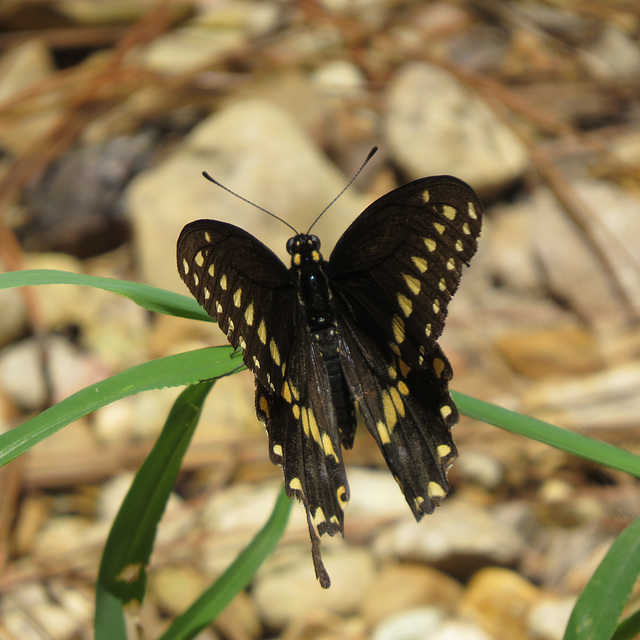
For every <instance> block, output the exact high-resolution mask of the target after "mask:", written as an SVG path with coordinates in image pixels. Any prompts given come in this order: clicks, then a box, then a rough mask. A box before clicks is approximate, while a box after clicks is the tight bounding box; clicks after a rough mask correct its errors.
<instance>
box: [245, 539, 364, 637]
mask: <svg viewBox="0 0 640 640" xmlns="http://www.w3.org/2000/svg"><path fill="white" fill-rule="evenodd" d="M331 542H332V541H327V540H326V537H325V538H323V543H322V558H323V560H324V562H325V564H326V567H327V570H328V571H329V575H330V576H331V588H330V589H321V588H320V585H319V584H318V582H317V580H316V578H315V575H314V573H313V565H312V563H311V553H310V550H309V546H308V545H304V546H300V547H299V548H297V549H294V548H293V547H288V548H285V549H279V550H277V551H276V552H275V553H273V554H272V555H271V556H270V557H269V558H268V559H267V561H266V562H265V563H264V565H263V566H262V567H261V569H260V570H259V571H258V573H257V575H256V576H255V578H254V581H253V595H254V599H255V602H256V605H257V607H258V610H259V611H260V617H261V619H262V621H263V623H264V624H265V625H266V626H267V627H268V628H270V629H272V630H278V629H282V628H284V627H285V626H286V625H288V624H290V623H291V622H292V621H293V620H295V619H297V618H299V617H301V616H303V615H305V613H306V612H308V611H309V610H312V609H325V610H327V611H329V612H332V613H335V614H340V615H343V616H348V615H352V614H353V613H355V612H356V611H358V610H359V609H360V608H361V606H362V603H363V601H364V598H365V594H366V593H367V590H368V589H369V588H370V587H371V585H372V583H373V581H374V577H375V572H374V560H373V558H372V556H371V554H370V553H369V552H368V551H366V550H365V549H361V548H357V547H347V546H346V545H340V546H338V544H335V543H334V544H331Z"/></svg>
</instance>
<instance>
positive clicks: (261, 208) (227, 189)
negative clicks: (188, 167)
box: [202, 171, 360, 235]
mask: <svg viewBox="0 0 640 640" xmlns="http://www.w3.org/2000/svg"><path fill="white" fill-rule="evenodd" d="M358 173H360V172H359V171H358ZM202 175H203V176H204V177H205V178H206V179H207V180H208V181H209V182H213V184H215V185H217V186H219V187H221V188H222V189H224V190H225V191H227V192H228V193H230V194H231V195H232V196H235V197H236V198H240V200H243V201H244V202H246V203H247V204H250V205H251V206H252V207H255V208H256V209H260V211H264V212H265V213H268V214H269V215H270V216H271V217H272V218H275V219H276V220H279V221H280V222H282V224H285V225H287V227H289V229H291V230H292V231H293V233H295V234H296V235H298V230H297V229H296V228H295V227H292V226H291V225H290V224H289V223H288V222H287V221H286V220H283V219H282V218H279V217H278V216H277V215H276V214H275V213H271V211H269V210H267V209H265V208H264V207H261V206H260V205H257V204H256V203H255V202H251V200H248V199H247V198H244V197H242V196H241V195H239V194H237V193H236V192H235V191H231V189H229V187H225V186H224V185H223V184H222V183H221V182H218V181H217V180H216V179H215V178H212V177H211V176H210V175H209V174H208V173H207V172H206V171H203V172H202ZM356 175H357V174H356ZM351 182H353V180H352V181H351Z"/></svg>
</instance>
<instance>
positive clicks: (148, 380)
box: [0, 347, 242, 466]
mask: <svg viewBox="0 0 640 640" xmlns="http://www.w3.org/2000/svg"><path fill="white" fill-rule="evenodd" d="M241 365H242V360H240V358H239V356H238V357H235V355H234V353H233V349H232V348H231V347H207V348H205V349H197V350H195V351H188V352H186V353H178V354H176V355H173V356H168V357H166V358H158V359H157V360H152V361H150V362H145V363H143V364H140V365H138V366H136V367H132V368H131V369H127V370H126V371H122V372H121V373H117V374H116V375H114V376H111V377H110V378H107V379H106V380H101V381H100V382H97V383H96V384H92V385H91V386H89V387H85V388H84V389H82V390H80V391H78V392H77V393H74V394H73V395H72V396H69V397H68V398H65V399H64V400H62V401H61V402H58V404H56V405H54V406H53V407H50V408H49V409H47V410H46V411H43V412H42V413H40V414H39V415H37V416H35V417H33V418H31V419H30V420H27V421H26V422H23V423H22V424H21V425H18V426H17V427H14V428H13V429H11V430H10V431H7V432H6V433H3V434H0V466H2V465H5V464H7V463H8V462H10V461H11V460H13V459H14V458H16V457H18V456H19V455H21V454H23V453H24V452H25V451H27V450H29V449H30V448H31V447H32V446H34V445H35V444H38V442H41V441H42V440H44V439H45V438H48V437H49V436H50V435H52V434H54V433H55V432H56V431H58V430H59V429H61V428H62V427H65V426H66V425H68V424H70V423H71V422H73V421H74V420H77V419H78V418H82V416H86V415H87V414H89V413H91V412H92V411H95V410H96V409H100V408H101V407H104V406H105V405H107V404H109V403H111V402H115V401H116V400H120V399H121V398H124V397H126V396H131V395H134V394H136V393H140V392H141V391H149V390H151V389H163V388H165V387H179V386H184V385H189V384H196V383H198V382H200V381H201V380H209V379H211V378H219V377H222V376H226V375H228V374H230V373H232V372H233V371H235V370H236V369H238V367H240V366H241Z"/></svg>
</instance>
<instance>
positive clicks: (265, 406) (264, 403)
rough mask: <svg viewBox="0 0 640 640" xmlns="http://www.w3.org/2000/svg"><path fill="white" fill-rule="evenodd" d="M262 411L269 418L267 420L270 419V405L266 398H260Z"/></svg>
mask: <svg viewBox="0 0 640 640" xmlns="http://www.w3.org/2000/svg"><path fill="white" fill-rule="evenodd" d="M260 410H261V411H262V413H264V414H265V415H266V416H267V418H268V417H269V403H268V402H267V399H266V398H265V397H264V396H260Z"/></svg>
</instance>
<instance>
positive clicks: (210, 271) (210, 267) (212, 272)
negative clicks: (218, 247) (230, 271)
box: [207, 262, 215, 278]
mask: <svg viewBox="0 0 640 640" xmlns="http://www.w3.org/2000/svg"><path fill="white" fill-rule="evenodd" d="M207 271H208V272H209V275H210V276H211V277H212V278H213V274H214V273H215V267H214V266H213V262H212V263H211V264H210V265H209V268H208V269H207Z"/></svg>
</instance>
